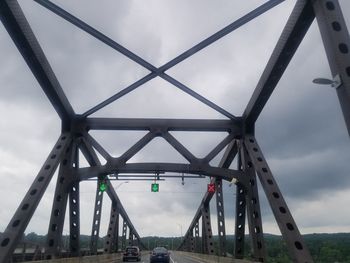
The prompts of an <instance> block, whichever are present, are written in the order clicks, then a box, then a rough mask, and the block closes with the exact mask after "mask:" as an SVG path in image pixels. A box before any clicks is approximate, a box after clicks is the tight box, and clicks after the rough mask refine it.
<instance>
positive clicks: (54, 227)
mask: <svg viewBox="0 0 350 263" xmlns="http://www.w3.org/2000/svg"><path fill="white" fill-rule="evenodd" d="M75 149H76V145H75V144H73V143H72V144H71V145H70V147H68V148H67V150H66V152H65V154H64V156H63V160H62V162H61V164H60V168H59V173H58V176H57V183H56V189H55V195H54V198H53V202H52V209H51V217H50V223H49V229H48V232H47V238H46V246H45V258H46V259H52V258H59V256H60V252H61V249H62V232H63V225H64V218H65V215H66V209H67V200H68V191H67V189H68V186H69V184H70V183H71V181H72V168H73V163H74V152H75Z"/></svg>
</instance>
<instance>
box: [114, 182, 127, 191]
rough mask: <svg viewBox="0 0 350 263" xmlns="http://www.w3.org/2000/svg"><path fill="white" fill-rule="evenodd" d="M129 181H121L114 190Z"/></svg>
mask: <svg viewBox="0 0 350 263" xmlns="http://www.w3.org/2000/svg"><path fill="white" fill-rule="evenodd" d="M128 183H129V181H125V182H121V183H120V184H118V185H117V187H116V188H114V190H117V189H118V188H119V187H121V186H122V185H123V184H128Z"/></svg>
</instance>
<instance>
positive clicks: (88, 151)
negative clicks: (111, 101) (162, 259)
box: [81, 138, 145, 247]
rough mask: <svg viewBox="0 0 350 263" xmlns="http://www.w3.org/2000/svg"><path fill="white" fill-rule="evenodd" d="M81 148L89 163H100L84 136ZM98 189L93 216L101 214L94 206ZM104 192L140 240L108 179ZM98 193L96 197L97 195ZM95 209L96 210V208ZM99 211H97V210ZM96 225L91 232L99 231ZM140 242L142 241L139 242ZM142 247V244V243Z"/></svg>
mask: <svg viewBox="0 0 350 263" xmlns="http://www.w3.org/2000/svg"><path fill="white" fill-rule="evenodd" d="M81 150H82V153H83V154H84V156H85V158H86V160H87V161H88V162H89V164H90V165H92V166H97V165H99V166H101V163H100V160H99V159H98V156H97V155H96V152H95V150H94V149H93V148H92V146H91V145H90V144H89V143H88V142H87V140H85V138H82V144H81ZM95 176H97V174H95ZM99 193H100V191H99V189H98V187H97V193H96V204H95V214H94V217H95V216H101V213H100V211H101V207H97V208H96V206H97V205H98V203H99V202H98V201H99V199H98V198H100V199H101V198H102V196H103V195H102V194H99ZM106 193H107V194H108V196H109V197H110V199H111V200H112V202H114V203H116V204H117V205H118V210H119V213H120V215H121V216H122V217H123V218H124V221H126V223H127V225H128V226H129V228H130V229H131V231H132V232H133V234H134V235H135V237H136V238H137V239H138V240H140V242H141V238H140V236H139V234H138V233H137V231H136V229H135V227H134V226H133V224H132V222H131V220H130V218H129V216H128V214H127V213H126V211H125V209H124V207H123V206H122V204H121V202H120V199H119V197H118V195H117V193H116V192H115V190H114V188H113V185H112V184H111V182H110V181H109V180H108V181H107V189H106ZM97 195H98V197H97ZM101 204H102V201H101V202H100V206H101ZM96 209H97V210H96ZM98 211H99V212H98ZM97 214H98V215H97ZM96 220H98V221H95V218H94V223H95V224H96V222H98V223H99V222H100V218H96ZM95 226H96V227H95V228H94V224H93V234H94V233H96V231H97V233H98V231H99V228H98V229H97V225H95ZM92 241H93V236H92ZM141 244H142V243H141ZM142 246H143V247H145V246H144V244H142Z"/></svg>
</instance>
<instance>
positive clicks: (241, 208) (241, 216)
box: [233, 141, 246, 259]
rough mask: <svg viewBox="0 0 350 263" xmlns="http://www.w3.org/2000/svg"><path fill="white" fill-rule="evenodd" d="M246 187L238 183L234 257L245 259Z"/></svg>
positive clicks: (239, 167) (240, 162)
mask: <svg viewBox="0 0 350 263" xmlns="http://www.w3.org/2000/svg"><path fill="white" fill-rule="evenodd" d="M241 144H242V142H241V141H238V142H237V147H239V148H241V147H242V146H241ZM237 169H238V170H240V171H242V170H243V164H242V151H241V150H240V149H239V151H238V158H237ZM245 191H246V190H245V188H244V186H243V185H242V184H237V185H236V213H235V219H236V220H235V243H234V247H233V254H234V258H237V259H243V257H244V240H245V219H246V200H245Z"/></svg>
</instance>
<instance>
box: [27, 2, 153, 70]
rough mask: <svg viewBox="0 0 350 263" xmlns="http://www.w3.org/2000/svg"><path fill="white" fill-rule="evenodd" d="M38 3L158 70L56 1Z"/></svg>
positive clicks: (135, 60) (129, 56) (137, 61)
mask: <svg viewBox="0 0 350 263" xmlns="http://www.w3.org/2000/svg"><path fill="white" fill-rule="evenodd" d="M34 1H35V2H37V3H38V4H40V5H42V6H43V7H45V8H47V9H49V10H50V11H52V12H53V13H55V14H56V15H58V16H60V17H62V18H63V19H65V20H66V21H68V22H70V23H72V24H73V25H75V26H76V27H78V28H80V29H81V30H83V31H85V32H86V33H88V34H90V35H91V36H93V37H95V38H97V39H98V40H100V41H101V42H103V43H104V44H106V45H108V46H110V47H111V48H113V49H115V50H117V51H118V52H120V53H122V54H123V55H124V56H126V57H128V58H129V59H131V60H132V61H134V62H136V63H138V64H139V65H141V66H143V67H145V68H146V69H148V70H150V71H152V72H153V71H156V70H157V68H156V67H154V66H153V65H152V64H150V63H148V62H147V61H146V60H144V59H143V58H141V57H139V56H138V55H136V54H135V53H133V52H131V51H130V50H128V49H126V48H125V47H123V46H122V45H120V44H118V43H117V42H115V41H114V40H113V39H111V38H109V37H107V36H106V35H104V34H102V33H101V32H99V31H98V30H96V29H95V28H93V27H92V26H90V25H88V24H87V23H85V22H84V21H82V20H81V19H79V18H77V17H75V16H73V15H72V14H70V13H68V12H67V11H66V10H64V9H62V8H60V7H59V6H57V5H55V4H54V3H52V2H50V1H48V0H34Z"/></svg>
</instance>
